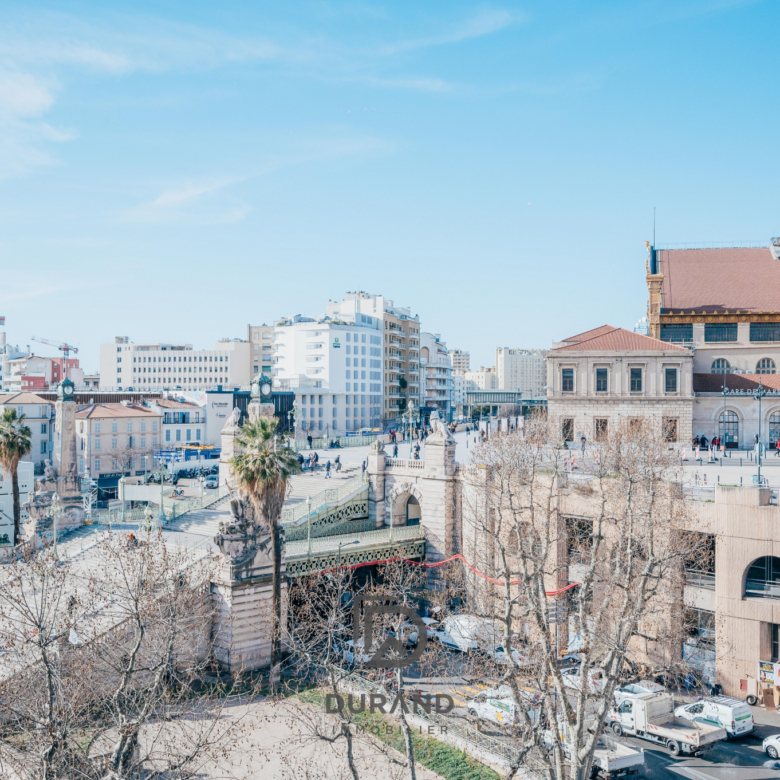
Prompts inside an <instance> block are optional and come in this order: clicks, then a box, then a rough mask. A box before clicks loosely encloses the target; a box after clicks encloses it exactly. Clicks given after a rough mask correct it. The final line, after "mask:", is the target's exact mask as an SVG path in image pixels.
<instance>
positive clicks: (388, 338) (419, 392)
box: [326, 292, 423, 427]
mask: <svg viewBox="0 0 780 780" xmlns="http://www.w3.org/2000/svg"><path fill="white" fill-rule="evenodd" d="M326 313H327V315H328V316H329V317H331V318H334V319H338V318H342V317H350V318H352V321H354V322H356V323H358V324H360V323H362V319H361V318H363V317H372V318H375V319H378V320H380V321H381V323H382V326H381V331H382V333H383V337H382V363H383V365H382V374H383V377H382V378H383V382H382V403H381V409H382V419H383V422H384V425H385V426H386V427H395V426H397V425H398V424H399V422H400V416H401V415H402V414H403V413H404V412H405V411H406V410H407V409H408V408H409V406H410V405H414V406H415V407H419V406H421V405H422V403H423V382H422V375H421V371H420V318H419V316H418V315H416V314H415V315H414V316H412V313H411V310H410V309H408V308H405V307H403V306H396V305H395V303H394V302H393V301H391V300H389V299H388V298H385V297H384V296H382V295H373V294H371V293H366V292H349V293H347V294H346V296H345V298H344V299H343V300H342V301H338V302H334V301H328V305H327V308H326Z"/></svg>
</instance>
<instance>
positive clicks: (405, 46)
mask: <svg viewBox="0 0 780 780" xmlns="http://www.w3.org/2000/svg"><path fill="white" fill-rule="evenodd" d="M524 18H525V17H523V16H521V15H519V14H515V13H512V12H511V11H506V10H503V9H498V10H494V11H484V12H482V13H480V14H478V15H477V16H474V17H472V18H471V19H467V20H466V21H465V22H462V23H461V24H459V25H457V26H456V27H453V28H452V29H450V30H448V31H445V32H443V33H439V34H438V35H431V36H427V37H423V38H410V39H409V40H405V41H398V42H396V43H393V44H390V45H388V46H381V47H379V50H378V51H379V53H380V54H397V53H398V52H402V51H410V50H412V49H423V48H428V47H430V46H446V45H451V44H454V43H462V42H463V41H468V40H471V39H472V38H481V37H483V36H484V35H490V34H491V33H494V32H498V31H499V30H503V29H505V28H506V27H510V26H512V25H514V24H517V23H519V22H522V21H524Z"/></svg>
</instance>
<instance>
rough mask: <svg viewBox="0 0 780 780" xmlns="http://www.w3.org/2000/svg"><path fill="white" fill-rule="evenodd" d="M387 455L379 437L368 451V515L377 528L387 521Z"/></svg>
mask: <svg viewBox="0 0 780 780" xmlns="http://www.w3.org/2000/svg"><path fill="white" fill-rule="evenodd" d="M386 467H387V455H386V454H385V447H384V444H382V442H381V441H379V439H377V440H376V441H374V442H373V443H372V445H371V449H370V450H369V452H368V466H367V469H366V470H367V472H368V516H369V518H370V519H371V520H374V521H375V523H376V527H377V528H382V527H383V526H384V523H385V468H386Z"/></svg>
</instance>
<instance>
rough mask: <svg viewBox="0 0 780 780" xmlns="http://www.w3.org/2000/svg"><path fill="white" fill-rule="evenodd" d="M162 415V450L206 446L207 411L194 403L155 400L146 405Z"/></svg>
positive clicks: (167, 399) (165, 399)
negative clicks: (187, 446)
mask: <svg viewBox="0 0 780 780" xmlns="http://www.w3.org/2000/svg"><path fill="white" fill-rule="evenodd" d="M145 405H146V406H148V407H149V408H150V409H151V410H152V411H154V412H157V413H159V414H160V415H162V436H161V438H160V449H163V450H170V449H176V447H180V446H186V445H188V444H190V445H205V444H206V410H205V409H204V408H203V407H202V406H200V405H199V404H196V403H193V402H192V401H177V400H174V399H172V398H153V399H151V400H149V401H147V402H146V404H145Z"/></svg>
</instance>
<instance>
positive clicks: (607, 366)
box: [547, 325, 693, 443]
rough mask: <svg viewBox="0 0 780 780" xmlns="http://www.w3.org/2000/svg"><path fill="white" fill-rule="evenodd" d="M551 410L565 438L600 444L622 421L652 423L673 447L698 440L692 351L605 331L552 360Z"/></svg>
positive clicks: (585, 336)
mask: <svg viewBox="0 0 780 780" xmlns="http://www.w3.org/2000/svg"><path fill="white" fill-rule="evenodd" d="M547 385H548V389H547V408H548V413H549V415H550V417H551V418H555V419H558V420H560V421H561V437H562V439H563V440H564V441H567V442H576V443H579V442H581V440H582V439H583V438H585V440H586V441H588V440H591V439H599V438H600V437H602V436H605V435H607V434H608V432H609V430H610V427H611V426H613V425H616V424H617V423H618V422H619V421H620V420H621V419H631V418H632V417H652V418H654V419H656V420H657V421H658V423H661V424H663V426H664V430H665V431H666V432H667V436H668V439H669V441H670V442H684V443H687V442H689V441H690V440H691V437H692V414H693V355H692V353H691V350H689V349H687V348H685V347H680V346H677V345H676V344H669V343H667V342H663V341H660V340H658V339H653V338H650V337H648V336H642V335H639V334H638V333H632V332H631V331H628V330H624V329H623V328H615V327H612V326H611V325H603V326H602V327H600V328H595V329H594V330H590V331H586V332H585V333H580V334H578V335H576V336H572V337H570V338H568V339H565V340H564V341H563V342H561V343H560V345H559V346H558V347H557V348H556V349H553V350H551V351H550V352H549V353H548V355H547Z"/></svg>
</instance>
